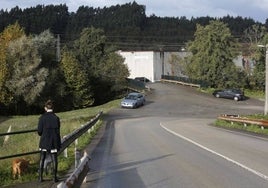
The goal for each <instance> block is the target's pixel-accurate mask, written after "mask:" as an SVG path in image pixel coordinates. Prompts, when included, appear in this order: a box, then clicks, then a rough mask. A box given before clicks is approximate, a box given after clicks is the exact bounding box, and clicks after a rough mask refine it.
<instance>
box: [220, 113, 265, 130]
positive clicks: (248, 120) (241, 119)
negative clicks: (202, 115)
mask: <svg viewBox="0 0 268 188" xmlns="http://www.w3.org/2000/svg"><path fill="white" fill-rule="evenodd" d="M218 119H220V120H225V121H230V122H237V123H241V124H243V125H244V126H246V125H247V124H249V125H257V126H259V127H261V128H262V129H264V128H268V120H262V119H251V118H246V117H240V116H239V115H228V114H224V115H220V116H219V117H218Z"/></svg>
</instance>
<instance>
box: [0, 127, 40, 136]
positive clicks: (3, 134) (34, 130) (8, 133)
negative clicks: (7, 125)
mask: <svg viewBox="0 0 268 188" xmlns="http://www.w3.org/2000/svg"><path fill="white" fill-rule="evenodd" d="M36 131H37V129H31V130H24V131H14V132H7V133H0V136H7V135H12V134H24V133H31V132H36Z"/></svg>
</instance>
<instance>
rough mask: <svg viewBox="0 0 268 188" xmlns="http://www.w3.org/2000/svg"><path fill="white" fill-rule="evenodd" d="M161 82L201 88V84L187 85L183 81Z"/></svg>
mask: <svg viewBox="0 0 268 188" xmlns="http://www.w3.org/2000/svg"><path fill="white" fill-rule="evenodd" d="M160 81H161V82H169V83H175V84H180V85H185V86H191V87H198V88H200V84H192V83H187V82H182V81H176V80H167V79H161V80H160Z"/></svg>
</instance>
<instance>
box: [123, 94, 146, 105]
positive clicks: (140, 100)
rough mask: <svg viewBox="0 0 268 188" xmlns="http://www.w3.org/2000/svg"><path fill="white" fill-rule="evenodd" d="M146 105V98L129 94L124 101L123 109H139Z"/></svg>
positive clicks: (141, 95)
mask: <svg viewBox="0 0 268 188" xmlns="http://www.w3.org/2000/svg"><path fill="white" fill-rule="evenodd" d="M144 104H145V96H144V95H143V94H141V93H137V92H132V93H129V94H128V95H127V96H126V97H125V98H124V99H123V100H122V101H121V107H122V108H138V107H140V106H143V105H144Z"/></svg>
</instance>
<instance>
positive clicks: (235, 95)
mask: <svg viewBox="0 0 268 188" xmlns="http://www.w3.org/2000/svg"><path fill="white" fill-rule="evenodd" d="M213 95H214V96H215V97H217V98H226V99H233V100H235V101H240V100H244V99H245V95H244V92H243V91H242V90H240V89H222V90H215V91H214V92H213Z"/></svg>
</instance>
